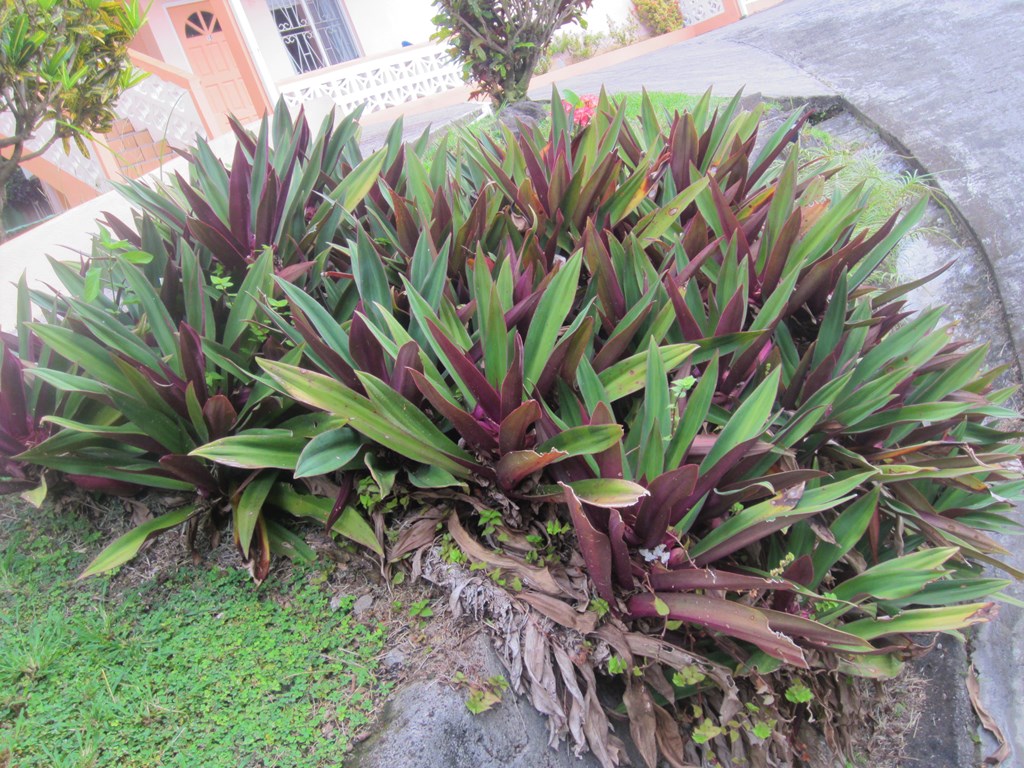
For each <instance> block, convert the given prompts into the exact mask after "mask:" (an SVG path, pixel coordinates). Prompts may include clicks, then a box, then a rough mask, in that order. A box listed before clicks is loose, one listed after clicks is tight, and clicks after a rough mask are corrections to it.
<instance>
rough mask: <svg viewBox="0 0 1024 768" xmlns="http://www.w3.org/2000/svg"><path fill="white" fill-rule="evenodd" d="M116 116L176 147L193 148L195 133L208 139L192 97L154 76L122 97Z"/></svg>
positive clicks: (177, 86) (119, 100)
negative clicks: (126, 119) (191, 146)
mask: <svg viewBox="0 0 1024 768" xmlns="http://www.w3.org/2000/svg"><path fill="white" fill-rule="evenodd" d="M117 113H118V114H119V115H121V116H122V117H126V118H128V119H129V120H131V121H132V125H134V126H135V127H136V128H139V129H142V128H145V129H146V130H148V131H149V133H150V134H151V135H152V136H153V138H154V139H158V140H159V139H165V140H166V141H167V142H168V143H169V144H172V145H174V146H176V147H187V146H190V145H192V144H193V143H194V142H195V137H196V134H199V135H200V136H203V137H205V136H206V129H205V128H204V127H203V121H202V120H201V119H200V117H199V112H198V111H197V110H196V107H195V104H194V103H193V102H192V95H191V94H190V93H189V92H188V91H187V90H186V89H184V88H182V87H181V86H179V85H175V84H174V83H170V82H168V81H166V80H163V79H161V78H159V77H157V76H155V75H150V76H149V77H147V78H146V79H145V80H143V81H142V82H141V83H139V84H138V85H136V86H134V87H133V88H129V89H128V90H127V91H125V92H124V93H123V94H121V98H120V99H118V101H117Z"/></svg>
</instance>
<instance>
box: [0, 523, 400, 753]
mask: <svg viewBox="0 0 1024 768" xmlns="http://www.w3.org/2000/svg"><path fill="white" fill-rule="evenodd" d="M98 544H99V541H98V534H97V532H96V531H95V529H93V528H92V527H91V526H90V525H89V524H87V523H86V522H85V521H84V520H81V519H76V518H75V517H74V516H73V515H70V514H69V513H67V512H64V513H57V512H55V511H53V510H52V509H49V508H47V509H43V510H35V509H32V508H31V507H28V506H27V505H24V504H18V505H12V504H9V503H7V504H5V505H4V509H3V511H2V513H0V764H4V765H8V764H9V765H16V766H19V768H64V766H68V767H69V768H70V767H71V766H74V767H75V768H82V767H84V766H101V765H125V766H138V767H139V768H142V767H143V766H183V767H184V766H194V765H196V764H197V763H196V761H197V760H201V762H202V764H203V765H209V766H249V765H252V766H255V765H269V764H273V765H281V766H285V765H286V766H294V767H295V768H298V767H299V766H303V767H306V768H321V767H326V766H336V765H339V764H341V761H342V757H343V755H344V754H345V753H346V752H347V751H348V749H349V746H350V744H351V740H352V737H353V735H355V734H356V733H357V732H359V731H360V730H363V729H365V727H366V726H367V725H368V723H369V722H370V719H371V717H372V716H373V713H374V711H375V709H376V707H377V704H378V702H379V701H380V699H381V697H382V696H384V695H385V694H386V693H387V690H388V684H386V683H384V682H383V681H381V680H380V679H379V678H378V677H377V660H376V656H377V655H378V654H379V653H380V652H381V649H382V647H383V644H384V632H383V630H382V629H380V628H377V627H372V626H365V625H363V624H360V623H358V622H356V621H355V620H353V618H352V616H351V613H350V610H351V603H352V600H353V599H354V598H349V599H347V600H343V601H342V602H341V604H340V605H339V606H338V607H337V610H332V609H331V607H330V606H329V600H328V597H329V595H328V593H327V591H326V590H324V589H323V588H322V587H321V586H319V585H318V584H317V582H318V581H323V571H322V567H323V566H318V567H317V568H309V567H302V568H296V569H293V570H290V571H289V574H288V575H287V576H285V577H283V578H281V579H278V580H276V581H275V583H274V584H273V588H272V589H263V590H259V591H257V590H253V589H252V586H251V583H248V579H247V576H246V575H245V573H244V572H239V571H237V570H223V569H219V568H211V567H209V566H206V565H204V566H200V567H186V568H182V569H181V570H179V571H177V572H174V573H171V574H169V575H167V576H168V578H166V579H162V580H161V582H160V583H159V584H158V583H156V582H153V583H144V584H143V585H142V586H141V588H139V589H135V588H134V587H133V588H131V589H118V587H119V586H120V585H119V584H117V582H116V581H115V582H114V583H112V582H111V580H110V578H109V577H104V578H101V579H95V580H90V581H85V582H76V581H75V578H76V576H77V575H78V574H79V573H80V572H81V571H82V569H83V567H84V566H85V564H86V562H87V557H86V555H85V554H84V553H85V552H88V551H90V550H92V551H95V549H96V547H97V545H98ZM324 565H326V564H324ZM165 575H166V574H165ZM268 586H269V585H268ZM200 756H201V758H200Z"/></svg>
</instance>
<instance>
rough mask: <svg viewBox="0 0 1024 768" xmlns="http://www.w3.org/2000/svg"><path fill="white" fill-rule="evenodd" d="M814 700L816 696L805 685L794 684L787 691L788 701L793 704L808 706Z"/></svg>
mask: <svg viewBox="0 0 1024 768" xmlns="http://www.w3.org/2000/svg"><path fill="white" fill-rule="evenodd" d="M813 700H814V694H813V693H811V689H810V688H808V687H807V686H806V685H804V684H803V683H794V684H793V685H791V686H789V687H788V688H787V689H786V701H789V702H792V703H793V704H807V703H809V702H811V701H813Z"/></svg>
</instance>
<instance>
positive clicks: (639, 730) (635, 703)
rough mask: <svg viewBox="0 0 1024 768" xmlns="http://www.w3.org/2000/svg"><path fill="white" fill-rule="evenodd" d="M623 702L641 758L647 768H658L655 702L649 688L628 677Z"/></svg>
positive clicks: (630, 732) (630, 729)
mask: <svg viewBox="0 0 1024 768" xmlns="http://www.w3.org/2000/svg"><path fill="white" fill-rule="evenodd" d="M622 702H623V703H624V704H625V705H626V713H627V714H628V715H629V735H630V736H632V737H633V743H634V744H635V745H636V748H637V749H638V750H639V751H640V757H642V758H643V760H644V763H645V764H646V765H647V768H657V764H658V743H657V736H656V731H657V721H656V719H655V716H654V700H653V699H651V694H650V692H649V691H648V690H647V686H646V685H644V684H643V683H641V682H639V681H637V680H634V679H633V677H632V676H630V677H628V678H627V683H626V692H625V694H623V696H622Z"/></svg>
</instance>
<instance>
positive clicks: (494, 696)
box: [461, 675, 508, 715]
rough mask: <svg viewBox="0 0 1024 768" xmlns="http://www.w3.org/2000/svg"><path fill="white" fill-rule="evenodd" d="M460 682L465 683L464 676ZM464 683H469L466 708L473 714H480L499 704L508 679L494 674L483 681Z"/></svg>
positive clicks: (506, 687)
mask: <svg viewBox="0 0 1024 768" xmlns="http://www.w3.org/2000/svg"><path fill="white" fill-rule="evenodd" d="M461 682H463V683H466V681H465V678H463V679H462V681H461ZM466 684H467V685H469V695H468V696H466V709H468V710H469V711H470V713H471V714H474V715H482V714H483V713H484V712H487V711H489V710H491V709H493V708H494V707H495V706H497V705H498V704H500V703H501V697H502V695H503V694H504V693H505V691H507V690H508V680H506V679H505V676H504V675H494V676H493V677H489V678H487V680H485V681H484V682H483V683H478V684H470V683H466Z"/></svg>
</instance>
